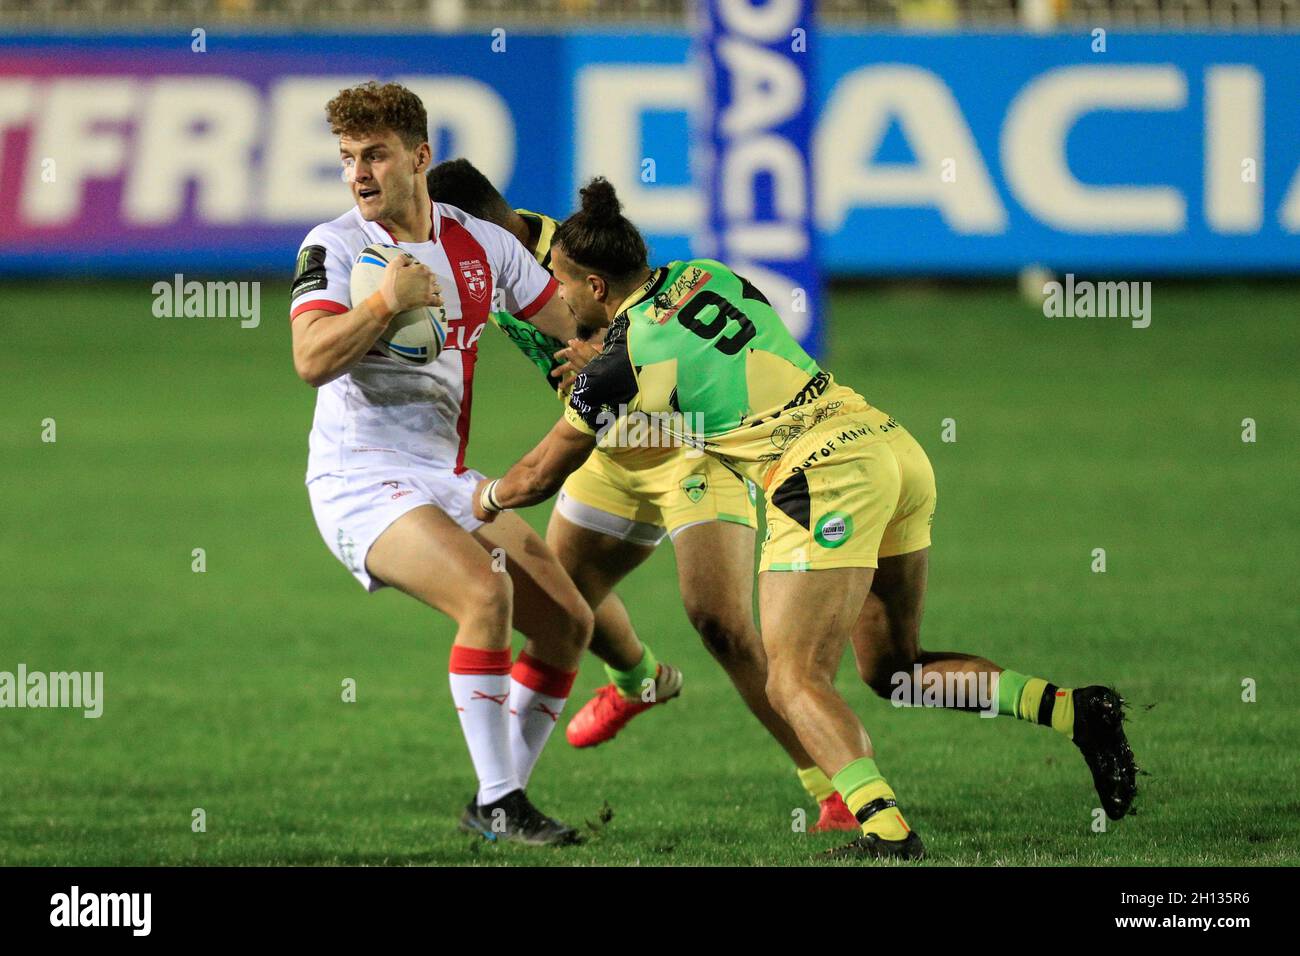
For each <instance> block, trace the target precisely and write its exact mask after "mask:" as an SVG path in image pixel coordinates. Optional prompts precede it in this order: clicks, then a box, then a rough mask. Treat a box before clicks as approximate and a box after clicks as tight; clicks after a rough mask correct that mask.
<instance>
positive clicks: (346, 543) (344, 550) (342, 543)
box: [336, 529, 361, 572]
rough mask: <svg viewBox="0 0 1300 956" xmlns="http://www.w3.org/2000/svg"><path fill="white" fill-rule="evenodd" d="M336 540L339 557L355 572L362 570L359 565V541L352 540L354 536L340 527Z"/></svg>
mask: <svg viewBox="0 0 1300 956" xmlns="http://www.w3.org/2000/svg"><path fill="white" fill-rule="evenodd" d="M336 540H337V543H338V548H339V558H340V559H342V561H343V563H344V564H345V565H346V566H347V568H348V570H349V571H353V572H356V571H359V570H361V569H360V568H358V567H357V543H356V542H355V541H353V540H352V536H351V535H350V534H347V533H346V532H345V531H343V530H341V529H340V531H339V533H338V535H337V538H336Z"/></svg>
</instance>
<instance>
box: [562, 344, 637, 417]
mask: <svg viewBox="0 0 1300 956" xmlns="http://www.w3.org/2000/svg"><path fill="white" fill-rule="evenodd" d="M638 391H639V388H638V386H637V380H636V369H634V368H633V367H632V359H631V356H630V355H629V354H628V351H627V319H626V318H621V319H619V320H618V321H616V322H615V323H614V324H613V325H612V326H610V329H609V332H608V333H606V335H605V348H604V350H602V351H601V353H600V354H599V355H597V356H596V357H595V358H594V359H592V361H591V362H590V364H588V365H587V367H586V368H584V369H583V370H582V371H581V372H580V373H579V374H578V379H577V381H575V382H574V383H573V391H572V392H570V393H569V403H568V405H567V406H566V407H565V409H564V418H565V420H566V421H567V422H568V423H569V424H570V425H572V426H573V427H574V428H576V429H578V431H580V432H585V433H586V434H588V435H599V434H600V432H601V431H602V429H604V428H606V427H608V426H609V425H611V424H613V423H614V422H615V421H617V420H618V419H619V418H621V417H623V416H624V415H626V414H627V413H628V411H629V410H631V409H634V408H635V407H636V400H637V394H638Z"/></svg>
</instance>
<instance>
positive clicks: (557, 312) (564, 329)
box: [524, 295, 578, 342]
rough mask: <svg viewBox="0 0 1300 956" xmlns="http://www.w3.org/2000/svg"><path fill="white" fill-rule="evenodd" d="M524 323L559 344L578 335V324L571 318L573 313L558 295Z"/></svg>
mask: <svg viewBox="0 0 1300 956" xmlns="http://www.w3.org/2000/svg"><path fill="white" fill-rule="evenodd" d="M524 321H526V322H530V323H532V325H533V328H535V329H537V330H538V331H539V332H544V333H545V334H547V335H549V336H550V337H551V338H553V339H558V340H559V341H561V342H567V341H569V339H572V338H575V337H577V334H578V323H577V320H575V319H574V317H573V312H572V311H571V310H570V309H569V307H568V306H567V305H565V304H564V300H563V299H562V298H560V297H559V296H558V295H553V296H551V298H550V299H549V300H548V301H547V303H546V305H544V306H542V307H541V308H540V309H538V310H537V312H536V314H534V315H531V316H529V317H528V318H527V319H525V320H524Z"/></svg>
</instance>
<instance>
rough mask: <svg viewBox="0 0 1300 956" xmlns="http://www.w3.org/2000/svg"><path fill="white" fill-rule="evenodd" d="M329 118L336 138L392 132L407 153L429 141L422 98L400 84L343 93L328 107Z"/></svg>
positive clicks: (360, 87)
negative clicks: (408, 150) (398, 138)
mask: <svg viewBox="0 0 1300 956" xmlns="http://www.w3.org/2000/svg"><path fill="white" fill-rule="evenodd" d="M325 118H326V119H328V120H329V123H330V132H331V133H333V134H334V135H335V136H343V135H347V136H351V137H353V138H359V137H362V136H367V135H370V134H373V133H382V132H383V131H385V130H392V131H393V132H394V133H396V134H397V135H398V136H399V137H400V138H401V140H402V143H403V145H405V146H406V148H407V149H415V147H417V146H419V145H420V144H421V143H423V142H425V141H426V140H427V139H428V138H429V115H428V114H427V113H426V112H425V110H424V104H423V103H421V102H420V98H419V97H418V96H416V95H415V94H414V93H412V92H411V91H410V90H408V89H407V88H406V87H404V86H402V85H401V84H400V83H384V84H382V85H381V84H379V83H377V82H375V81H374V80H368V81H366V82H365V83H359V84H357V85H356V86H352V87H348V88H347V89H345V90H339V94H338V96H336V97H334V99H332V100H330V101H329V102H328V103H326V104H325Z"/></svg>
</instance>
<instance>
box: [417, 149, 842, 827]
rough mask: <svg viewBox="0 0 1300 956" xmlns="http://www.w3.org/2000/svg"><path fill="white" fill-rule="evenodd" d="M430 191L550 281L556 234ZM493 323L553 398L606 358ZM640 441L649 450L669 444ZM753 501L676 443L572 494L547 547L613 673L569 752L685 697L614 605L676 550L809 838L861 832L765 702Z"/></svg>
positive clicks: (501, 316) (595, 459)
mask: <svg viewBox="0 0 1300 956" xmlns="http://www.w3.org/2000/svg"><path fill="white" fill-rule="evenodd" d="M428 184H429V195H430V196H432V197H433V198H434V199H435V200H436V201H438V202H444V203H447V204H449V205H452V206H456V207H457V208H459V209H462V210H464V211H465V212H467V213H469V214H470V215H472V216H476V217H478V218H480V219H486V220H487V221H489V222H494V223H496V224H497V225H499V226H501V227H503V228H504V229H506V230H507V231H508V232H511V233H513V234H514V235H515V237H516V238H518V239H519V241H520V242H522V243H523V244H524V246H525V248H527V249H529V250H530V251H531V252H532V253H533V254H534V255H535V256H536V257H537V261H538V262H539V263H540V264H541V265H542V266H543V267H545V268H549V267H550V262H551V239H552V236H553V235H554V233H555V229H556V226H557V225H558V223H557V222H556V221H555V220H554V219H552V218H550V217H549V216H544V215H540V214H538V213H534V212H529V211H528V210H525V209H518V210H516V209H511V208H510V205H509V204H508V203H507V202H506V200H505V198H504V197H503V196H502V195H501V194H500V192H498V191H497V189H496V187H494V186H493V185H492V183H491V182H489V181H488V179H487V178H486V177H485V176H484V175H483V174H482V173H481V172H479V170H477V169H476V168H475V167H474V166H473V165H472V164H471V163H470V162H469V161H468V160H465V159H453V160H448V161H447V162H443V163H440V164H438V165H437V166H435V167H434V168H433V169H431V170H430V171H429V175H428ZM491 318H492V321H493V322H495V323H496V324H497V325H498V327H499V328H500V329H501V330H502V331H503V332H505V333H506V335H507V336H509V338H510V340H511V341H512V342H514V344H515V345H516V346H518V347H519V349H520V350H521V351H522V352H524V354H525V355H526V356H528V358H529V360H530V361H532V362H533V364H535V365H537V366H538V368H539V369H541V371H542V373H543V374H544V375H545V376H546V377H547V381H548V382H549V383H550V386H551V387H552V388H554V387H555V386H556V384H557V382H558V381H559V380H560V379H561V378H562V377H563V376H564V375H565V373H566V372H567V371H568V370H569V368H570V365H569V363H566V361H565V359H564V358H563V357H558V356H557V353H562V354H563V355H574V353H575V352H580V353H582V354H581V357H579V356H577V355H574V358H575V361H583V360H585V359H590V358H594V357H595V355H596V354H597V351H598V349H597V348H596V347H595V346H594V345H592V344H590V342H594V343H596V344H599V343H600V341H601V339H602V338H603V335H604V330H603V329H593V328H590V327H584V326H583V325H582V323H581V322H579V324H578V329H579V334H580V335H584V336H587V337H589V339H590V342H588V343H582V342H579V341H577V340H575V341H574V342H572V343H568V344H566V343H563V342H559V341H558V340H555V339H552V338H550V337H549V336H546V335H545V334H544V333H542V332H540V331H539V330H538V329H537V328H536V327H535V326H533V325H531V324H529V323H527V322H522V321H519V320H517V319H514V318H513V317H512V316H511V315H510V314H509V313H493V314H492V316H491ZM646 437H647V440H648V441H652V440H656V439H659V438H664V437H668V436H665V435H657V434H656V435H648V436H646ZM643 444H645V443H643ZM663 445H668V447H663ZM755 497H756V493H755V487H754V485H753V484H751V483H750V482H749V481H748V480H746V479H741V478H739V477H738V476H736V475H735V474H734V473H733V472H731V471H730V470H729V469H727V468H726V467H725V466H724V465H722V463H721V462H719V461H717V460H716V459H713V458H710V457H708V456H706V455H703V454H701V453H700V452H699V451H697V450H695V449H690V448H684V447H682V445H681V444H680V443H679V442H672V443H671V444H670V443H668V442H661V443H660V447H654V446H653V445H648V446H646V447H611V448H606V449H605V450H604V451H602V452H601V453H598V454H595V455H592V456H591V457H589V458H588V459H587V461H586V462H585V463H584V464H583V465H582V466H581V467H580V468H578V470H577V471H575V472H574V473H573V474H572V475H570V476H569V478H568V480H567V481H565V483H564V487H563V488H562V489H561V490H560V497H559V501H558V502H557V503H556V506H555V509H554V511H553V512H552V513H551V520H550V525H549V526H548V528H547V534H546V539H547V543H548V544H549V545H550V546H551V548H552V550H553V551H555V553H556V555H557V556H558V557H559V559H560V563H561V564H562V565H563V566H564V568H565V570H566V571H568V573H569V575H570V577H572V578H573V580H574V582H575V583H576V584H577V586H578V590H579V592H580V593H581V594H582V596H583V597H584V598H586V600H587V602H588V603H589V604H590V605H591V607H592V608H593V609H594V610H595V617H596V624H595V631H594V634H593V639H592V643H591V650H592V653H594V654H595V655H596V656H597V657H599V658H600V659H601V660H602V661H603V662H604V663H605V670H606V673H607V674H608V675H609V678H610V683H609V684H606V685H605V686H603V687H601V688H600V689H599V690H597V691H596V695H595V696H594V697H593V698H592V699H591V700H590V701H588V702H587V704H586V705H585V706H584V707H583V708H582V709H581V710H580V711H579V712H578V713H577V714H575V715H574V717H573V718H572V719H571V720H570V721H569V725H568V727H567V729H566V736H567V737H568V739H569V742H570V743H572V744H573V745H574V746H575V747H590V746H594V745H596V744H600V743H604V742H605V741H607V740H610V739H611V738H613V737H614V735H615V734H617V733H618V732H619V730H621V729H622V728H623V727H624V726H625V725H626V724H627V722H628V721H630V720H631V719H632V718H633V717H635V716H636V715H637V714H640V713H644V712H645V711H647V710H649V709H650V708H651V707H653V706H655V705H657V704H663V703H665V702H667V701H669V700H671V699H673V698H674V697H676V696H677V695H678V694H679V693H680V691H681V687H682V675H681V672H680V671H679V670H678V669H677V668H675V667H673V666H672V665H670V664H667V663H662V662H659V661H658V660H656V658H655V655H654V652H653V651H651V650H650V648H649V647H648V646H647V645H645V644H644V643H642V642H641V641H640V640H639V638H638V637H637V633H636V631H635V629H634V628H633V626H632V621H631V619H630V617H629V615H628V612H627V609H626V607H625V606H624V605H623V602H622V601H621V600H620V599H619V596H618V594H617V593H615V591H614V588H615V586H616V585H617V584H618V582H619V581H621V580H622V579H623V578H624V577H625V576H626V575H627V574H628V573H630V572H631V571H632V570H633V569H635V568H636V567H638V566H639V565H640V564H641V563H642V562H644V561H645V560H646V559H647V558H648V557H649V556H650V555H651V554H652V553H653V552H654V549H655V547H656V546H657V545H658V544H659V543H660V542H661V541H662V540H663V539H664V538H665V537H668V538H670V539H671V540H672V543H673V550H674V553H675V555H676V558H677V573H678V582H679V586H680V589H681V595H682V601H683V604H684V605H685V608H686V615H687V618H688V619H689V620H690V622H691V623H692V625H694V627H695V629H696V631H697V632H698V633H699V635H700V637H701V638H702V639H703V641H704V644H705V646H706V647H707V648H708V649H709V651H710V653H712V655H713V656H714V658H715V659H716V660H717V661H718V663H720V664H721V665H722V667H723V669H724V670H726V672H727V675H728V676H729V677H730V678H731V681H732V683H733V684H734V685H735V687H736V690H737V691H738V692H739V693H740V696H741V698H742V699H743V700H744V701H745V703H746V705H747V706H748V707H749V709H750V710H751V711H752V712H753V714H754V716H755V717H757V718H758V720H759V721H760V722H761V723H762V724H763V726H764V727H766V728H767V730H768V732H769V733H770V734H771V735H772V736H773V737H774V738H775V739H776V741H777V743H779V744H780V745H781V746H782V748H784V750H785V752H786V753H787V754H788V755H789V757H790V759H791V760H792V761H793V763H794V765H795V771H796V774H797V775H798V777H799V780H800V782H801V783H802V784H803V786H804V789H805V790H806V791H807V792H808V794H809V796H810V797H812V798H813V799H814V800H815V801H816V802H817V803H818V805H819V816H818V820H817V822H816V823H815V824H813V825H812V827H810V830H811V831H812V832H814V833H816V832H821V831H826V830H848V831H852V830H856V829H857V827H858V824H857V821H856V820H855V819H854V817H853V814H851V813H849V811H848V808H847V807H846V806H845V805H844V801H843V800H842V799H841V797H840V795H839V794H838V793H837V792H836V790H835V788H834V787H833V786H831V782H830V780H829V778H827V776H826V775H825V774H824V773H823V772H822V771H821V770H820V769H818V767H817V765H816V764H815V763H814V762H813V759H812V758H811V757H810V756H809V755H808V753H807V752H806V751H805V750H804V749H803V746H802V745H801V744H800V743H799V739H798V737H797V736H796V734H795V732H794V730H793V729H792V728H791V727H790V725H789V724H787V723H786V722H785V721H784V720H782V719H781V717H780V715H778V714H777V713H776V711H775V710H773V709H772V705H771V704H770V703H769V702H768V699H767V693H766V691H765V686H766V682H767V661H766V657H765V655H764V653H763V643H762V639H761V638H760V637H759V635H758V630H757V628H756V627H755V626H754V617H753V583H754V579H753V563H754V533H755V528H756V526H757V515H756V512H755V500H754V499H755Z"/></svg>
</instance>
